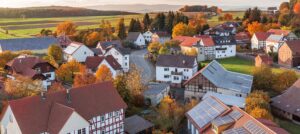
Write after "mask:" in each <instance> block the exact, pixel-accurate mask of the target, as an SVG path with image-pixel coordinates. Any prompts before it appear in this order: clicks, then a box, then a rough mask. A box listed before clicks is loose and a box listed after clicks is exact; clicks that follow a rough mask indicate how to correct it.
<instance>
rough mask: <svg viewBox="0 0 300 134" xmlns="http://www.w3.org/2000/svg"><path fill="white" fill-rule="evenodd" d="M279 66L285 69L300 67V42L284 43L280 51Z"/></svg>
mask: <svg viewBox="0 0 300 134" xmlns="http://www.w3.org/2000/svg"><path fill="white" fill-rule="evenodd" d="M278 64H279V65H281V66H285V67H298V66H300V40H291V41H286V42H284V44H283V45H282V46H281V47H280V48H279V50H278Z"/></svg>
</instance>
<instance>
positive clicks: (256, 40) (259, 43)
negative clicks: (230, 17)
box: [251, 32, 271, 50]
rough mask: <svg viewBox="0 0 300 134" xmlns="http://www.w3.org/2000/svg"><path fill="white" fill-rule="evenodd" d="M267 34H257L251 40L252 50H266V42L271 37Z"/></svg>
mask: <svg viewBox="0 0 300 134" xmlns="http://www.w3.org/2000/svg"><path fill="white" fill-rule="evenodd" d="M270 35H271V34H270V33H267V32H256V33H254V34H253V36H252V38H251V49H252V50H253V49H263V50H264V49H265V47H266V40H267V38H268V37H269V36H270Z"/></svg>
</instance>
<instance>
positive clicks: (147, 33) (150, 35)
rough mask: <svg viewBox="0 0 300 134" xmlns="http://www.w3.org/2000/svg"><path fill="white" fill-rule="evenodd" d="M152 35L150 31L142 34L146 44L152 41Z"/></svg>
mask: <svg viewBox="0 0 300 134" xmlns="http://www.w3.org/2000/svg"><path fill="white" fill-rule="evenodd" d="M152 35H153V33H152V32H151V31H150V30H148V31H146V32H144V33H143V36H144V38H145V40H146V41H147V42H148V43H149V42H151V41H152Z"/></svg>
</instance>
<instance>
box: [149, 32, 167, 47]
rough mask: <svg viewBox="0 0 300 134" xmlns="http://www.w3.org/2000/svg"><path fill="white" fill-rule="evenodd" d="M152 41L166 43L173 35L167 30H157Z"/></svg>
mask: <svg viewBox="0 0 300 134" xmlns="http://www.w3.org/2000/svg"><path fill="white" fill-rule="evenodd" d="M151 38H152V40H151V42H159V43H161V44H164V43H165V42H167V41H169V40H171V35H170V34H169V33H168V32H166V31H156V32H154V33H153V34H152V36H151Z"/></svg>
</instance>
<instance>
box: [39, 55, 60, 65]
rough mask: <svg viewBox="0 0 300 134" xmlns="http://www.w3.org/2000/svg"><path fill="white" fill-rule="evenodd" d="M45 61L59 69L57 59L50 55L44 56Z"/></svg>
mask: <svg viewBox="0 0 300 134" xmlns="http://www.w3.org/2000/svg"><path fill="white" fill-rule="evenodd" d="M43 60H45V61H47V62H48V63H50V64H51V65H52V66H54V67H56V68H58V67H59V65H58V63H57V62H56V61H55V59H54V58H53V57H52V56H51V55H50V56H49V55H47V56H44V57H43Z"/></svg>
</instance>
